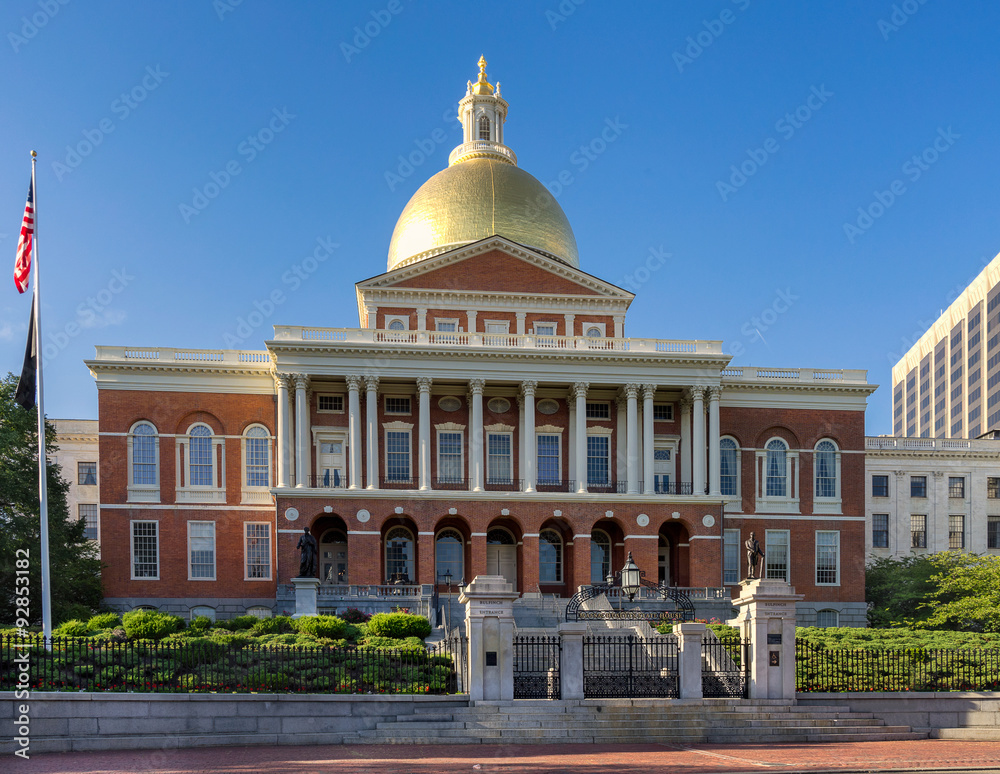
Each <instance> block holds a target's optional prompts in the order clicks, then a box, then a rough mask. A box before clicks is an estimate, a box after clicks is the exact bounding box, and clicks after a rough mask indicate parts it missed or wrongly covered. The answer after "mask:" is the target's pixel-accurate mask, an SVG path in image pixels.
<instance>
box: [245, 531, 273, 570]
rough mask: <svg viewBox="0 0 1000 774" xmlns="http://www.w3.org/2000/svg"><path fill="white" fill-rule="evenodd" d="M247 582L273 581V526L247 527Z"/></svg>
mask: <svg viewBox="0 0 1000 774" xmlns="http://www.w3.org/2000/svg"><path fill="white" fill-rule="evenodd" d="M246 565H247V575H246V577H247V580H270V579H271V525H270V524H259V523H253V522H251V523H248V524H247V525H246Z"/></svg>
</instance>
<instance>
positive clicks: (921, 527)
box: [910, 513, 927, 548]
mask: <svg viewBox="0 0 1000 774" xmlns="http://www.w3.org/2000/svg"><path fill="white" fill-rule="evenodd" d="M910 547H911V548H927V516H925V515H917V514H913V513H911V514H910Z"/></svg>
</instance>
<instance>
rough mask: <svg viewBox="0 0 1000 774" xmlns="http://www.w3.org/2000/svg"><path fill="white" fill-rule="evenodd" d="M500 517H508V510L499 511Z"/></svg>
mask: <svg viewBox="0 0 1000 774" xmlns="http://www.w3.org/2000/svg"><path fill="white" fill-rule="evenodd" d="M500 515H501V516H510V508H503V509H501V511H500Z"/></svg>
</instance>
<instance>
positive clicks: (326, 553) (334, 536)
mask: <svg viewBox="0 0 1000 774" xmlns="http://www.w3.org/2000/svg"><path fill="white" fill-rule="evenodd" d="M319 577H320V580H321V581H323V583H337V584H341V585H343V584H345V583H347V582H348V580H347V578H348V575H347V535H346V534H344V531H343V530H340V529H328V530H326V532H324V533H323V534H322V535H321V536H320V539H319Z"/></svg>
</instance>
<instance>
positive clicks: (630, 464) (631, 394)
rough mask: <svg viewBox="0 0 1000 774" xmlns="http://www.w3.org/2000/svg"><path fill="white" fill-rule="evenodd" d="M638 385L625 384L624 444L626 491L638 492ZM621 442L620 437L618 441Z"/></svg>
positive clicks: (630, 492)
mask: <svg viewBox="0 0 1000 774" xmlns="http://www.w3.org/2000/svg"><path fill="white" fill-rule="evenodd" d="M638 398H639V385H638V384H626V385H625V400H626V406H625V444H626V448H627V449H628V451H627V453H626V454H627V456H626V463H625V464H626V468H627V471H628V472H627V474H626V476H625V479H626V481H628V493H629V494H639V402H638ZM618 442H619V443H621V439H619V441H618Z"/></svg>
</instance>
